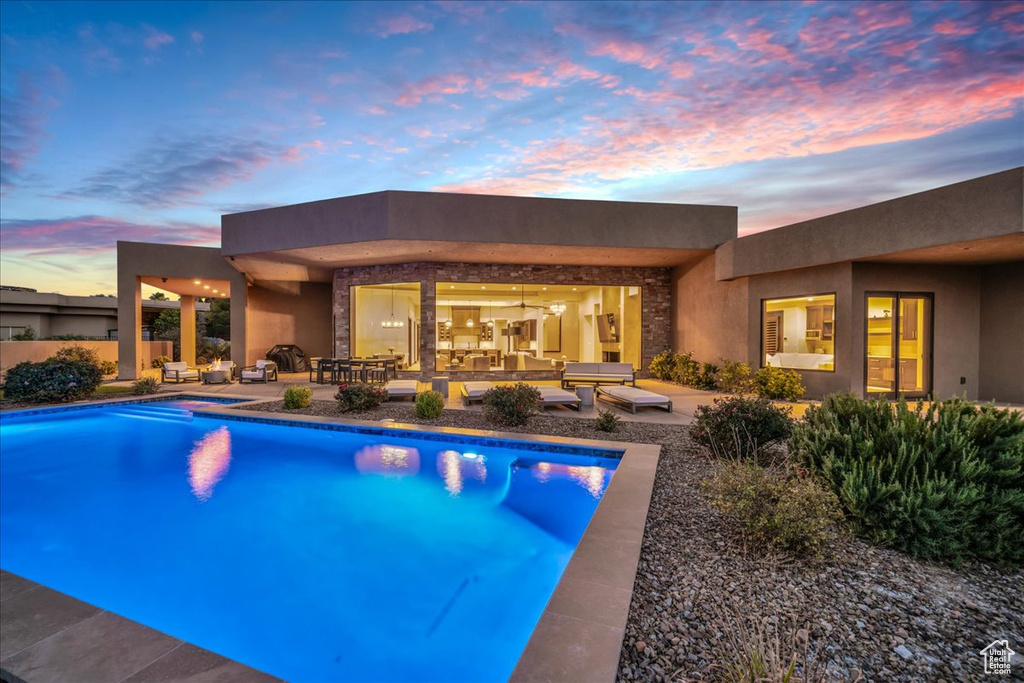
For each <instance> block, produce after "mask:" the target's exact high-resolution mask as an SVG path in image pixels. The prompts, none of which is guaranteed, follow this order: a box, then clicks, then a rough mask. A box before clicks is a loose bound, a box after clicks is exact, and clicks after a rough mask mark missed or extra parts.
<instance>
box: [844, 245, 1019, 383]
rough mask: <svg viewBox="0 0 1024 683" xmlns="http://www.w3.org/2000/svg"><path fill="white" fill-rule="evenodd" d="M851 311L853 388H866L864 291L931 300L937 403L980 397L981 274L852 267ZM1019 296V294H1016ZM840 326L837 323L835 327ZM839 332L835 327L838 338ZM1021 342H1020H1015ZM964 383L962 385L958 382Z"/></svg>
mask: <svg viewBox="0 0 1024 683" xmlns="http://www.w3.org/2000/svg"><path fill="white" fill-rule="evenodd" d="M853 274H854V288H853V298H852V302H851V304H852V305H851V308H852V309H853V314H854V320H855V324H856V326H855V327H854V328H852V332H853V335H852V336H853V341H854V345H853V357H854V361H855V363H854V373H853V386H854V389H855V390H856V391H858V392H863V388H864V379H865V377H864V372H865V371H864V343H865V342H864V314H865V311H864V305H865V295H866V293H867V292H903V293H931V294H933V295H934V300H933V311H934V321H935V322H934V333H933V335H932V340H933V341H932V359H933V360H932V381H933V384H932V393H933V395H934V396H935V397H936V398H949V397H950V396H962V395H964V394H966V395H967V398H969V399H977V398H978V397H979V392H978V390H979V354H980V352H981V346H980V343H979V339H980V328H981V269H980V268H977V267H967V266H922V265H911V264H899V265H893V264H882V263H855V264H853ZM1018 296H1019V294H1018ZM837 325H838V323H837ZM842 334H843V333H842V332H841V331H840V330H839V328H838V327H837V328H836V335H837V338H838V339H842V336H841V335H842ZM1019 339H1020V338H1019V337H1018V340H1019ZM961 377H962V378H963V383H962V384H961V381H960V378H961Z"/></svg>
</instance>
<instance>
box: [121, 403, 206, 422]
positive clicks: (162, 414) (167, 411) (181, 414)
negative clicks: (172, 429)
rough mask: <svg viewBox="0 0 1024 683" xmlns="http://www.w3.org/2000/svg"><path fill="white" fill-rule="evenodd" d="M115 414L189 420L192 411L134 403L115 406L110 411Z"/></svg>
mask: <svg viewBox="0 0 1024 683" xmlns="http://www.w3.org/2000/svg"><path fill="white" fill-rule="evenodd" d="M111 412H112V413H114V414H115V415H124V416H125V417H146V418H149V419H151V420H172V421H176V422H191V421H192V411H191V410H187V409H185V408H168V407H166V406H157V405H151V406H148V405H134V406H123V407H121V408H115V409H114V410H112V411H111Z"/></svg>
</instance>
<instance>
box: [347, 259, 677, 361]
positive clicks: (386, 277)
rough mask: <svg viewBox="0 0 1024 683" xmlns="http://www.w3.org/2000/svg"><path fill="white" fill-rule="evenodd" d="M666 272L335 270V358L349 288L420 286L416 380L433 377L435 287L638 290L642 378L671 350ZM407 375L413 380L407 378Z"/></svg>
mask: <svg viewBox="0 0 1024 683" xmlns="http://www.w3.org/2000/svg"><path fill="white" fill-rule="evenodd" d="M671 273H672V271H671V269H669V268H623V267H601V266H530V265H508V264H479V263H400V264H392V265H379V266H356V267H350V268H339V269H338V270H336V271H334V285H333V287H334V353H335V355H336V356H338V357H345V356H348V355H349V349H350V345H349V311H350V302H349V287H351V286H352V285H382V284H388V283H391V282H419V283H420V286H421V289H420V305H421V315H420V367H421V370H420V372H419V373H418V376H419V377H420V378H423V379H426V378H429V377H432V376H433V375H434V374H435V368H434V359H435V347H436V337H437V327H436V312H435V303H436V283H437V282H439V281H440V282H473V283H480V284H491V283H495V284H499V283H506V284H507V283H516V282H532V283H543V284H550V285H605V286H615V287H641V288H642V289H641V295H640V296H641V301H640V308H641V328H642V329H641V347H640V353H641V359H642V367H640V368H637V371H638V372H637V374H638V375H640V376H646V372H647V367H648V366H649V365H650V362H651V359H652V358H654V356H655V355H656V354H658V353H660V352H661V351H663V350H664V349H667V348H669V347H670V345H671V326H672V323H671V319H672V318H671V315H672V301H671V298H672V286H671ZM444 374H446V375H448V376H450V377H451V378H452V379H459V380H461V379H553V378H556V377H558V372H557V371H552V372H546V371H523V372H506V371H497V372H495V371H491V372H469V371H459V372H445V373H444ZM409 376H410V377H412V376H415V374H414V373H409Z"/></svg>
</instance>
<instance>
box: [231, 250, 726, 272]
mask: <svg viewBox="0 0 1024 683" xmlns="http://www.w3.org/2000/svg"><path fill="white" fill-rule="evenodd" d="M709 253H711V250H710V249H663V248H634V247H586V246H561V245H523V244H509V243H486V242H440V241H433V240H375V241H370V242H356V243H350V244H331V245H325V246H320V247H308V248H302V249H285V250H278V251H266V252H258V253H249V254H236V255H234V256H232V257H231V264H232V265H233V266H235V268H237V269H239V270H240V271H242V272H245V273H246V274H248V275H249V276H250V277H253V278H255V279H257V280H299V281H302V280H310V281H315V282H329V281H330V280H331V278H332V276H333V273H334V270H335V269H337V268H343V267H346V266H357V265H358V266H366V265H382V264H392V263H410V262H416V261H427V262H455V263H503V264H534V265H570V266H634V267H641V266H649V267H664V268H667V267H672V266H677V265H682V264H686V263H690V262H692V261H695V260H697V259H698V258H700V257H701V256H703V255H705V254H709Z"/></svg>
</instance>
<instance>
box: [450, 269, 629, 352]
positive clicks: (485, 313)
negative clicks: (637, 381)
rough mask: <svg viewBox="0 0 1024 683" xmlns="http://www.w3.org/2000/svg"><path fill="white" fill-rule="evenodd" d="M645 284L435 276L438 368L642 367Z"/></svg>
mask: <svg viewBox="0 0 1024 683" xmlns="http://www.w3.org/2000/svg"><path fill="white" fill-rule="evenodd" d="M640 299H641V293H640V287H623V286H597V285H586V286H584V285H544V284H532V283H524V284H511V283H465V282H438V283H437V311H436V313H437V329H436V334H437V357H436V359H435V367H436V369H437V370H438V371H445V370H450V371H463V370H466V371H474V370H477V371H491V372H493V371H498V370H507V371H509V372H514V371H522V370H556V369H558V368H561V367H562V366H563V364H564V363H565V362H567V361H583V362H601V361H606V362H624V363H632V364H633V366H634V367H636V368H639V367H640V359H641V349H640V339H641V326H640V315H641V307H640Z"/></svg>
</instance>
